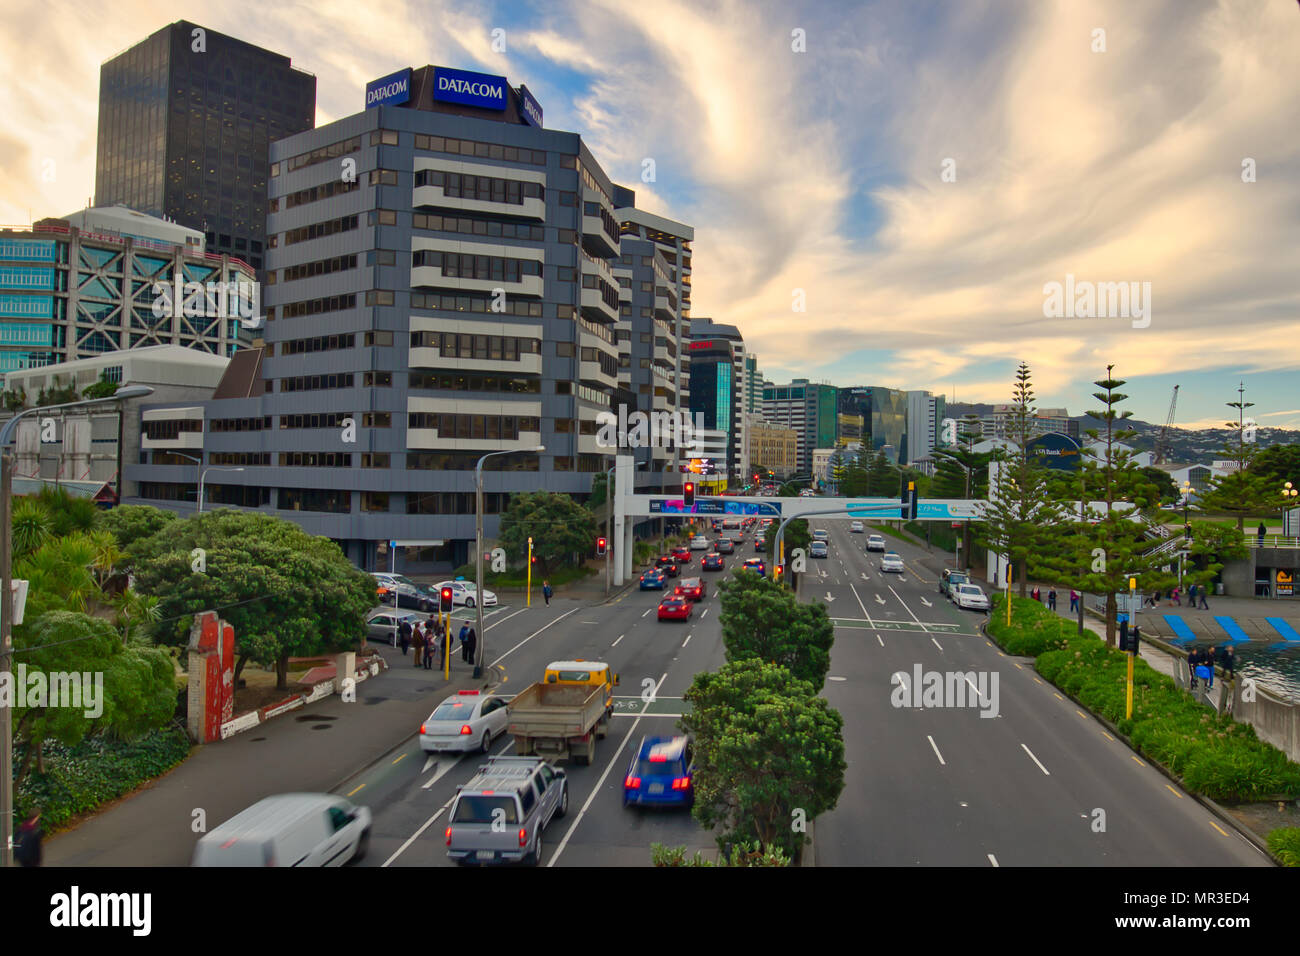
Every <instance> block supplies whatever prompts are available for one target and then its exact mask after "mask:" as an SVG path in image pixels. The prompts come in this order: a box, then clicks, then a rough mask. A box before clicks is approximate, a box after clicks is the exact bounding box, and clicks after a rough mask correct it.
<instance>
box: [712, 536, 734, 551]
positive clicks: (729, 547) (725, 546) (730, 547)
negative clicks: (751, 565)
mask: <svg viewBox="0 0 1300 956" xmlns="http://www.w3.org/2000/svg"><path fill="white" fill-rule="evenodd" d="M714 548H716V549H717V552H718V554H735V553H736V545H735V543H734V542H733V541H732V540H731V539H730V538H719V539H718V543H717V544H715V545H714Z"/></svg>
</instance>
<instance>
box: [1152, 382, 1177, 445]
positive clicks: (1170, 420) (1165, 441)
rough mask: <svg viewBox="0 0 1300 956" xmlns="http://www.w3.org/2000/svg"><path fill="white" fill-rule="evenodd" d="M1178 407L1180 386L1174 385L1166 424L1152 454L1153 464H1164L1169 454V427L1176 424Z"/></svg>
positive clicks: (1158, 436) (1157, 437)
mask: <svg viewBox="0 0 1300 956" xmlns="http://www.w3.org/2000/svg"><path fill="white" fill-rule="evenodd" d="M1177 407H1178V386H1177V385H1175V386H1174V396H1173V398H1171V399H1169V415H1168V416H1167V417H1166V418H1165V426H1164V428H1162V429H1160V434H1159V435H1157V436H1156V447H1155V451H1154V452H1153V454H1152V456H1151V464H1153V465H1163V464H1164V463H1165V456H1166V455H1167V454H1169V429H1170V428H1172V427H1173V425H1174V409H1176V408H1177Z"/></svg>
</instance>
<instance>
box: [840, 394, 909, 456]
mask: <svg viewBox="0 0 1300 956" xmlns="http://www.w3.org/2000/svg"><path fill="white" fill-rule="evenodd" d="M839 411H840V412H842V413H845V414H849V415H858V416H861V418H862V437H863V440H864V441H865V440H866V439H867V438H868V437H869V438H870V440H871V450H872V452H873V453H874V452H877V451H882V450H883V451H885V452H886V457H888V458H889V460H890V461H894V462H896V461H897V460H898V455H899V450H900V449H903V450H904V451H903V454H906V451H905V449H906V442H907V393H906V392H903V391H899V390H898V389H896V388H884V387H881V386H879V385H857V386H853V387H851V388H842V389H840V390H839Z"/></svg>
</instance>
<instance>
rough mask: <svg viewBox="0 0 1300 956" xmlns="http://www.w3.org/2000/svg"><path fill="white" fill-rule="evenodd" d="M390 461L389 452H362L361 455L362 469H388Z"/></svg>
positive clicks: (385, 508)
mask: <svg viewBox="0 0 1300 956" xmlns="http://www.w3.org/2000/svg"><path fill="white" fill-rule="evenodd" d="M390 460H391V456H390V455H389V454H388V452H362V453H361V467H362V468H388V467H389V464H388V463H389V461H390ZM382 510H384V511H387V510H388V508H387V507H384V508H383V509H382Z"/></svg>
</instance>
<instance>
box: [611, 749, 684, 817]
mask: <svg viewBox="0 0 1300 956" xmlns="http://www.w3.org/2000/svg"><path fill="white" fill-rule="evenodd" d="M694 774H695V757H694V754H693V752H692V748H691V744H690V741H689V740H688V739H687V738H685V737H681V736H678V737H642V738H641V743H640V745H638V747H637V748H636V751H635V752H634V755H633V757H632V762H631V763H630V764H628V768H627V774H626V775H625V776H624V777H623V806H625V807H632V806H637V807H645V806H675V807H689V806H691V804H693V803H694V802H695V790H694V787H693V786H692V782H693V777H694Z"/></svg>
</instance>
